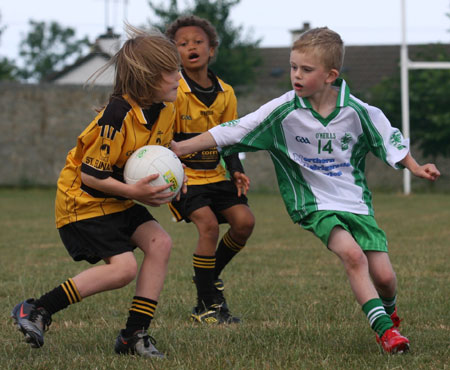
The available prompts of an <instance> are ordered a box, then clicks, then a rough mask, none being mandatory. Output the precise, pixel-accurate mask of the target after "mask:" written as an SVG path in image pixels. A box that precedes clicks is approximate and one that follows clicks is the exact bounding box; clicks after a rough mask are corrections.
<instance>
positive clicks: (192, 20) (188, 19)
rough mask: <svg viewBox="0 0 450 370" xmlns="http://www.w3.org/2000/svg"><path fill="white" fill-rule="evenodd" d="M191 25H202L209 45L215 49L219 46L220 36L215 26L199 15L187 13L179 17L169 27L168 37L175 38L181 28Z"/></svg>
mask: <svg viewBox="0 0 450 370" xmlns="http://www.w3.org/2000/svg"><path fill="white" fill-rule="evenodd" d="M190 26H195V27H200V28H201V29H202V30H203V31H205V33H206V35H207V36H208V39H209V46H211V47H213V48H214V49H216V48H217V47H218V46H219V38H218V36H217V31H216V29H215V28H214V26H213V25H212V24H211V22H210V21H208V20H207V19H204V18H200V17H197V16H196V15H186V16H182V17H179V18H177V19H176V20H175V21H173V22H172V23H171V24H169V26H168V27H167V30H166V35H167V37H168V38H170V39H171V40H173V39H174V38H175V34H176V33H177V31H178V30H179V29H180V28H182V27H190Z"/></svg>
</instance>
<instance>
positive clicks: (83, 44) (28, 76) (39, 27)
mask: <svg viewBox="0 0 450 370" xmlns="http://www.w3.org/2000/svg"><path fill="white" fill-rule="evenodd" d="M29 25H30V27H31V31H30V32H29V33H28V34H27V35H26V37H25V39H24V40H22V42H21V44H20V51H19V55H20V56H21V57H22V58H23V65H24V66H23V67H21V68H19V71H18V75H19V76H20V77H21V78H22V79H24V80H26V81H36V80H37V81H41V80H43V79H45V77H47V76H49V75H50V74H52V73H54V72H56V71H58V70H60V69H62V68H64V67H65V66H66V65H67V64H69V63H70V62H73V60H74V59H75V58H77V57H80V56H81V55H82V53H83V52H84V50H85V49H86V48H87V47H88V46H90V42H89V40H88V38H87V37H84V38H83V39H76V38H75V31H74V30H73V29H72V28H70V27H68V28H64V27H62V26H61V25H59V24H58V23H57V22H50V24H47V23H45V22H37V21H33V20H30V21H29Z"/></svg>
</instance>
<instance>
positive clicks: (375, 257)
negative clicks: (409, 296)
mask: <svg viewBox="0 0 450 370" xmlns="http://www.w3.org/2000/svg"><path fill="white" fill-rule="evenodd" d="M366 256H367V260H368V261H369V271H370V276H371V277H372V280H373V283H374V285H375V288H376V289H377V291H378V294H379V295H380V296H382V297H386V298H390V297H394V296H395V294H396V291H397V278H396V276H395V272H394V269H393V268H392V265H391V261H390V260H389V255H388V254H387V253H385V252H376V251H368V252H366Z"/></svg>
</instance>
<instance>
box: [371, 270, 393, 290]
mask: <svg viewBox="0 0 450 370" xmlns="http://www.w3.org/2000/svg"><path fill="white" fill-rule="evenodd" d="M373 281H374V284H375V286H376V287H377V289H379V290H382V291H387V290H395V286H396V285H397V277H396V275H395V272H394V271H392V270H391V271H385V272H384V273H383V274H378V275H377V276H374V277H373Z"/></svg>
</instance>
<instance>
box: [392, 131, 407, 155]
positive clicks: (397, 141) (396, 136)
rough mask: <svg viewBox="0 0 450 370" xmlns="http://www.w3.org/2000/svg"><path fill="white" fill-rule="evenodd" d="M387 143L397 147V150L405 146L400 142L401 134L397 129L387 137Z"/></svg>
mask: <svg viewBox="0 0 450 370" xmlns="http://www.w3.org/2000/svg"><path fill="white" fill-rule="evenodd" d="M389 143H390V144H391V145H392V146H393V147H395V148H397V149H398V150H402V149H405V148H406V146H404V145H403V144H402V134H401V133H400V131H399V130H395V131H394V133H393V134H392V135H391V137H390V138H389Z"/></svg>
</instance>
